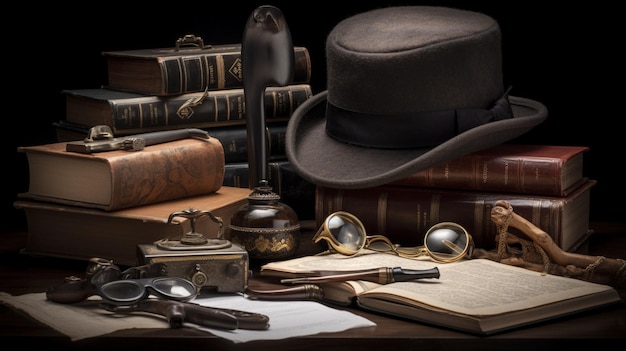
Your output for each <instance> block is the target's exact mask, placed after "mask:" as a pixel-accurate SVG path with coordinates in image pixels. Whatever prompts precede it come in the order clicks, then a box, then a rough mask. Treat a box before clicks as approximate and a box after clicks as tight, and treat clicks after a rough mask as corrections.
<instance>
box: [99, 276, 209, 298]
mask: <svg viewBox="0 0 626 351" xmlns="http://www.w3.org/2000/svg"><path fill="white" fill-rule="evenodd" d="M97 291H98V295H100V296H101V297H102V298H103V299H104V300H106V301H108V302H112V303H116V304H124V305H126V304H133V303H137V302H139V301H141V300H143V299H146V298H148V296H149V295H155V296H157V297H160V298H164V299H167V300H174V301H181V302H185V301H189V300H191V299H193V298H195V297H196V295H197V294H198V290H197V288H196V286H195V284H193V283H192V282H191V281H189V280H187V279H184V278H179V277H156V278H143V279H122V280H115V281H112V282H109V283H106V284H102V285H99V286H98V287H97Z"/></svg>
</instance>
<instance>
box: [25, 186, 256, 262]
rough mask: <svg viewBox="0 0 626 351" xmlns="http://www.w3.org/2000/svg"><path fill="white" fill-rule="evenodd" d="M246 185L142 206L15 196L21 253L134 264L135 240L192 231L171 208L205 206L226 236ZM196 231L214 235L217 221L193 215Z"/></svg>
mask: <svg viewBox="0 0 626 351" xmlns="http://www.w3.org/2000/svg"><path fill="white" fill-rule="evenodd" d="M249 193H250V190H248V189H242V188H233V187H221V188H220V189H219V190H218V191H216V192H213V193H210V194H205V195H197V196H189V197H184V198H180V199H175V200H170V201H165V202H160V203H156V204H149V205H144V206H138V207H132V208H126V209H121V210H117V211H103V210H99V209H93V208H85V207H80V206H68V205H62V204H57V203H52V202H43V201H31V200H18V201H16V202H15V203H14V206H15V207H16V208H18V209H23V210H24V211H25V213H26V220H27V228H28V237H27V241H26V246H25V247H24V250H23V253H25V254H34V255H43V256H52V257H65V258H72V259H79V260H89V259H90V258H92V257H102V258H106V259H110V260H113V262H115V263H116V264H120V265H128V266H135V265H136V264H137V245H140V244H152V243H154V242H155V241H157V240H161V239H172V240H180V238H181V237H182V236H183V235H184V234H185V233H189V232H190V231H191V223H190V221H189V220H188V219H187V218H183V217H179V216H175V217H174V218H172V221H171V222H168V219H169V216H170V214H172V213H173V212H180V211H184V210H187V209H189V208H195V209H198V210H201V211H210V212H211V213H212V214H213V215H215V216H217V217H220V218H221V219H222V221H223V230H224V236H225V237H226V238H228V235H229V230H228V228H229V226H228V225H229V223H230V218H231V216H232V214H233V213H234V212H235V211H237V210H238V209H239V208H240V207H241V206H243V205H244V204H246V203H247V201H248V195H249ZM195 227H196V228H195V231H196V232H197V233H200V234H202V235H203V236H204V237H206V238H217V237H218V234H219V230H220V227H219V225H218V224H217V223H216V222H214V221H212V220H211V219H210V218H209V217H208V216H203V217H201V218H198V219H197V220H196V222H195Z"/></svg>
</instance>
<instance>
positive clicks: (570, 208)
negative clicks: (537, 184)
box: [315, 180, 596, 251]
mask: <svg viewBox="0 0 626 351" xmlns="http://www.w3.org/2000/svg"><path fill="white" fill-rule="evenodd" d="M595 184H596V181H595V180H588V181H586V182H585V184H583V185H581V186H580V187H578V188H577V189H576V190H574V191H573V192H572V193H571V194H569V195H568V196H567V197H549V196H539V195H524V194H510V193H506V194H505V193H488V192H473V191H462V190H444V189H435V188H418V187H406V186H405V187H400V186H391V185H384V186H380V187H375V188H367V189H349V190H348V189H344V190H340V189H333V188H325V187H319V186H318V187H317V192H316V197H317V199H316V205H315V211H316V214H315V218H316V222H317V224H318V225H321V224H322V222H323V221H324V219H325V218H326V216H328V215H329V214H331V213H332V212H335V211H339V210H342V211H347V212H350V213H352V214H354V215H355V216H357V217H358V218H359V219H360V220H361V221H362V222H363V224H364V225H365V229H366V230H367V232H368V234H384V235H386V236H388V237H390V238H391V239H392V240H393V241H394V242H395V243H398V244H402V245H406V246H417V245H423V240H424V234H425V233H426V231H427V230H428V229H429V228H430V227H431V226H433V225H435V224H437V223H438V222H446V221H449V222H456V223H458V224H460V225H462V226H463V227H464V228H465V229H466V230H467V231H468V232H469V233H470V234H471V235H472V236H473V238H474V242H475V244H476V247H479V248H482V249H486V250H490V249H493V248H495V243H496V242H495V240H496V234H497V233H498V231H497V227H496V225H495V224H494V223H493V222H492V221H491V209H492V208H493V207H494V206H495V203H496V201H498V200H505V201H508V202H509V203H511V205H512V206H513V211H515V212H516V213H518V214H519V215H520V216H522V217H524V218H526V219H527V220H529V221H530V222H531V223H533V224H534V225H536V226H537V227H538V228H540V229H541V230H543V231H545V232H546V233H548V234H549V235H550V236H551V237H552V239H553V240H554V242H555V243H556V244H557V245H558V246H559V247H560V248H561V249H563V250H566V251H575V250H576V249H577V248H578V246H580V245H581V244H582V243H583V242H584V240H586V239H587V236H588V233H589V210H590V195H591V188H592V187H593V186H594V185H595ZM509 231H510V232H511V233H513V234H516V235H518V236H520V237H522V238H527V237H526V236H525V235H524V234H523V233H522V232H520V231H518V230H516V229H515V228H509Z"/></svg>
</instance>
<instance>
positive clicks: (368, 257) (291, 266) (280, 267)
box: [261, 250, 440, 305]
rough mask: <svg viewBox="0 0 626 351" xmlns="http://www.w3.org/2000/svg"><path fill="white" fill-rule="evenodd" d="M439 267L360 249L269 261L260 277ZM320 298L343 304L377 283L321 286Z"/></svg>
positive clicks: (262, 269)
mask: <svg viewBox="0 0 626 351" xmlns="http://www.w3.org/2000/svg"><path fill="white" fill-rule="evenodd" d="M437 266H439V267H440V264H437V263H434V262H433V261H430V260H429V259H428V258H425V259H423V260H422V259H407V258H402V257H398V256H394V255H389V254H384V253H379V252H374V251H370V250H364V251H363V252H362V253H360V254H359V255H357V256H344V255H341V254H327V255H315V256H304V257H299V258H294V259H291V260H285V261H276V262H269V263H267V264H265V265H263V266H262V267H261V275H263V276H274V277H281V278H294V277H303V276H310V275H312V274H314V272H315V271H336V272H341V271H345V272H350V271H355V270H363V269H372V268H379V267H402V268H407V269H430V268H433V267H437ZM321 286H322V289H323V291H324V299H327V300H331V301H332V302H335V303H338V304H342V305H347V304H350V303H351V302H352V300H353V298H354V297H355V296H357V295H360V294H362V293H363V292H365V291H367V290H370V289H373V288H376V287H379V286H380V284H377V283H373V282H369V281H363V280H353V281H346V282H332V283H325V284H321Z"/></svg>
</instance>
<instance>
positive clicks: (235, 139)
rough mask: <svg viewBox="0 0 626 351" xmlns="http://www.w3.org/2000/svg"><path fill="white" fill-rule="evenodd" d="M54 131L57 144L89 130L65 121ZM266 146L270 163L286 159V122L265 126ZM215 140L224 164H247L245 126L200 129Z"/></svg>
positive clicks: (124, 134)
mask: <svg viewBox="0 0 626 351" xmlns="http://www.w3.org/2000/svg"><path fill="white" fill-rule="evenodd" d="M52 125H53V126H54V127H55V130H56V136H57V141H58V142H67V141H77V140H83V139H85V137H86V136H87V135H88V132H89V128H90V127H88V126H86V125H82V124H77V123H71V122H68V121H65V120H61V121H56V122H54V123H52ZM266 128H267V133H266V135H267V146H268V149H267V150H268V153H269V159H270V161H273V160H280V159H284V158H286V157H287V156H286V154H285V133H286V131H287V123H286V122H270V123H267V124H266ZM200 129H202V130H205V131H207V132H208V133H209V135H210V136H212V137H213V138H216V139H217V140H219V141H220V142H221V143H222V146H223V147H224V162H225V163H227V164H228V163H239V162H248V137H247V131H246V126H245V125H237V126H224V127H214V128H200ZM126 135H130V134H128V133H120V134H116V135H115V136H126Z"/></svg>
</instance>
